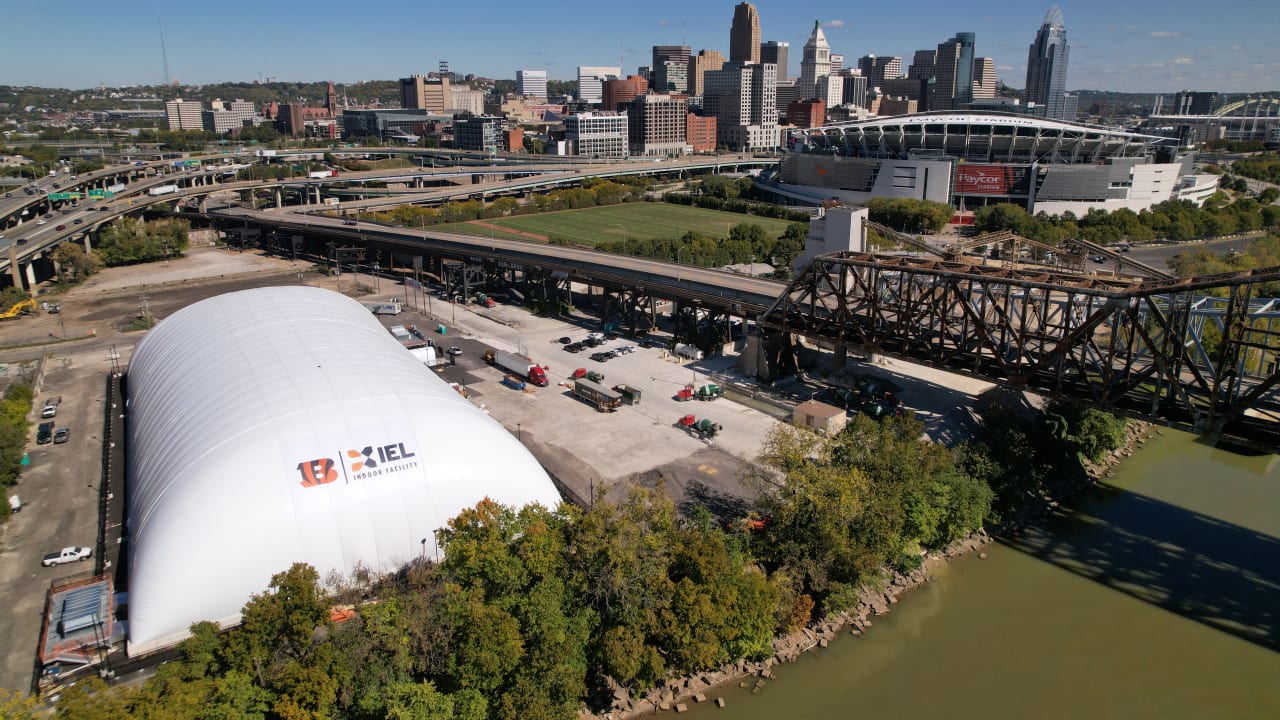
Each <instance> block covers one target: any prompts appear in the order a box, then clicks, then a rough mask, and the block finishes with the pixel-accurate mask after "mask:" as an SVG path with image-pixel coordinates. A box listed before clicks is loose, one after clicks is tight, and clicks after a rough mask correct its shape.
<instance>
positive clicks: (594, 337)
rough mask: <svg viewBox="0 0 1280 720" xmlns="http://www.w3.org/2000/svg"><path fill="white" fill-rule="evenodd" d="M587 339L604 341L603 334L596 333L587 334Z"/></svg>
mask: <svg viewBox="0 0 1280 720" xmlns="http://www.w3.org/2000/svg"><path fill="white" fill-rule="evenodd" d="M587 339H588V340H604V333H598V332H593V333H587Z"/></svg>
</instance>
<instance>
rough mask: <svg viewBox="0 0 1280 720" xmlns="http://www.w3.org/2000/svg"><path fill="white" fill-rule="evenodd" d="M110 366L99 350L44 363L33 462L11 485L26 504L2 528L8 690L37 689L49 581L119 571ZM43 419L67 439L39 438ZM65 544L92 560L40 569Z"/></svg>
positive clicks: (3, 670)
mask: <svg viewBox="0 0 1280 720" xmlns="http://www.w3.org/2000/svg"><path fill="white" fill-rule="evenodd" d="M126 360H127V357H125V358H122V359H121V361H122V362H123V361H126ZM16 367H17V366H16V365H11V366H10V368H11V369H16ZM111 368H112V362H111V359H110V358H109V357H108V356H107V355H106V354H105V353H103V352H101V351H100V350H98V349H90V350H86V351H83V352H76V351H71V352H68V353H66V354H62V353H54V354H51V355H50V356H49V357H48V358H47V359H46V360H45V362H44V370H43V372H42V373H41V374H40V376H39V377H38V380H37V383H38V384H37V393H36V397H35V407H34V408H33V409H32V413H31V415H32V418H31V437H30V439H29V444H28V457H29V459H30V464H29V465H28V466H27V467H25V468H24V469H23V472H22V476H21V478H20V481H19V483H18V484H17V485H15V486H14V487H13V488H12V492H13V493H14V494H16V495H18V497H19V498H21V501H22V509H21V510H20V511H19V512H17V513H15V514H14V515H13V516H12V517H11V518H10V520H9V523H8V525H7V526H6V527H5V528H4V529H3V532H0V543H2V546H0V606H3V607H4V608H5V609H6V613H5V622H3V623H0V686H3V687H5V688H10V689H17V690H24V691H25V690H27V689H28V688H30V686H31V681H32V676H33V669H34V668H35V665H36V655H35V653H36V648H37V644H38V640H39V635H40V626H41V621H42V619H43V615H44V610H45V593H46V591H47V590H48V589H49V586H50V585H51V584H52V583H54V582H55V581H62V580H65V579H69V578H72V577H80V576H85V575H89V574H91V573H93V572H94V571H95V570H96V569H98V568H102V569H105V570H107V571H113V570H114V569H115V553H116V550H117V548H118V545H116V544H115V543H114V541H113V540H109V542H108V544H107V548H106V549H107V554H106V557H103V556H102V555H101V551H102V548H100V547H99V546H98V537H99V527H98V517H99V498H100V496H99V483H100V481H101V478H102V457H103V454H102V451H103V447H102V430H103V422H104V418H105V417H106V411H105V410H106V409H105V408H104V407H103V397H104V389H105V387H106V381H107V377H108V375H109V374H110V373H111ZM53 396H61V402H59V404H58V406H57V407H58V409H57V415H56V416H54V417H53V418H50V419H47V420H45V419H42V418H41V417H40V415H41V411H42V409H43V407H44V403H45V400H46V399H47V398H50V397H53ZM41 422H53V423H54V428H55V429H57V430H67V431H68V432H67V440H66V442H63V443H53V442H49V443H45V444H39V443H37V442H36V432H37V427H38V425H39V424H40V423H41ZM109 449H110V448H109ZM113 499H115V498H113ZM116 517H117V518H118V517H119V516H118V514H117V515H116ZM110 524H114V525H116V527H109V528H108V530H109V531H112V532H109V533H108V535H107V537H108V538H112V537H113V536H114V537H118V536H119V527H118V520H117V521H116V522H115V523H109V525H110ZM113 533H114V535H113ZM66 546H87V547H91V548H92V549H93V557H92V558H91V559H90V560H87V561H83V562H74V563H70V564H67V565H59V566H54V567H41V564H40V559H41V557H42V556H43V555H44V554H45V553H50V552H56V551H58V550H60V549H61V548H63V547H66Z"/></svg>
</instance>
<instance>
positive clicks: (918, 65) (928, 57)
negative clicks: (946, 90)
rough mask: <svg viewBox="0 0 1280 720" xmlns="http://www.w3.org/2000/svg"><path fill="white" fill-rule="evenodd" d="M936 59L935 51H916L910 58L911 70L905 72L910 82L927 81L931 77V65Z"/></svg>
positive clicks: (936, 53)
mask: <svg viewBox="0 0 1280 720" xmlns="http://www.w3.org/2000/svg"><path fill="white" fill-rule="evenodd" d="M937 57H938V51H937V50H917V51H916V54H915V56H914V57H912V58H911V69H910V70H908V71H907V77H909V78H911V79H912V80H928V79H929V78H931V77H933V64H934V61H935V60H936V59H937Z"/></svg>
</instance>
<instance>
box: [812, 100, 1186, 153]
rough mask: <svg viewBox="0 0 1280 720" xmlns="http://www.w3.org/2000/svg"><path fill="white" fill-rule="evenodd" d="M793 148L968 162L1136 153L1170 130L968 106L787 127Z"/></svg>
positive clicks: (1170, 142) (1170, 143)
mask: <svg viewBox="0 0 1280 720" xmlns="http://www.w3.org/2000/svg"><path fill="white" fill-rule="evenodd" d="M791 137H792V138H793V139H794V140H795V145H794V146H792V149H793V151H797V152H808V153H819V154H823V153H825V154H831V153H836V154H839V155H848V156H853V157H874V158H889V159H906V158H921V159H928V158H929V157H939V158H941V157H946V156H950V157H957V158H961V159H964V160H968V161H975V162H1016V163H1027V162H1051V163H1084V162H1098V161H1101V160H1105V159H1108V158H1133V157H1137V158H1142V157H1147V156H1149V155H1151V154H1152V153H1153V152H1154V151H1155V149H1156V148H1157V147H1159V146H1163V147H1168V148H1172V147H1176V145H1177V141H1176V140H1174V139H1171V138H1163V137H1156V136H1154V135H1139V134H1136V133H1131V132H1126V131H1123V130H1115V129H1110V128H1102V127H1096V126H1092V125H1084V124H1082V123H1073V122H1063V121H1061V120H1046V119H1044V118H1037V117H1034V116H1030V115H1018V114H1013V113H999V112H975V111H971V110H954V111H950V110H948V111H936V112H923V113H916V114H913V115H895V116H891V117H881V118H875V119H872V120H861V121H857V122H848V123H839V124H835V125H824V126H821V127H814V128H807V129H800V130H792V131H791Z"/></svg>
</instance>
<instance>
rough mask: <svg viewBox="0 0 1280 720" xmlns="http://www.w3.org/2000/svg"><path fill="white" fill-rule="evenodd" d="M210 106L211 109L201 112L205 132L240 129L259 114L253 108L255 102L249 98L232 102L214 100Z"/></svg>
mask: <svg viewBox="0 0 1280 720" xmlns="http://www.w3.org/2000/svg"><path fill="white" fill-rule="evenodd" d="M209 106H210V108H211V109H209V110H205V111H204V112H202V113H201V116H202V117H201V120H202V124H203V127H204V130H205V132H214V133H225V132H233V131H236V130H239V129H241V128H243V127H244V126H245V125H246V124H247V123H251V122H253V118H254V116H256V115H257V114H258V113H257V111H256V110H254V108H253V103H252V102H250V101H248V100H232V101H231V102H223V101H221V100H214V101H213V102H211V103H209Z"/></svg>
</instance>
